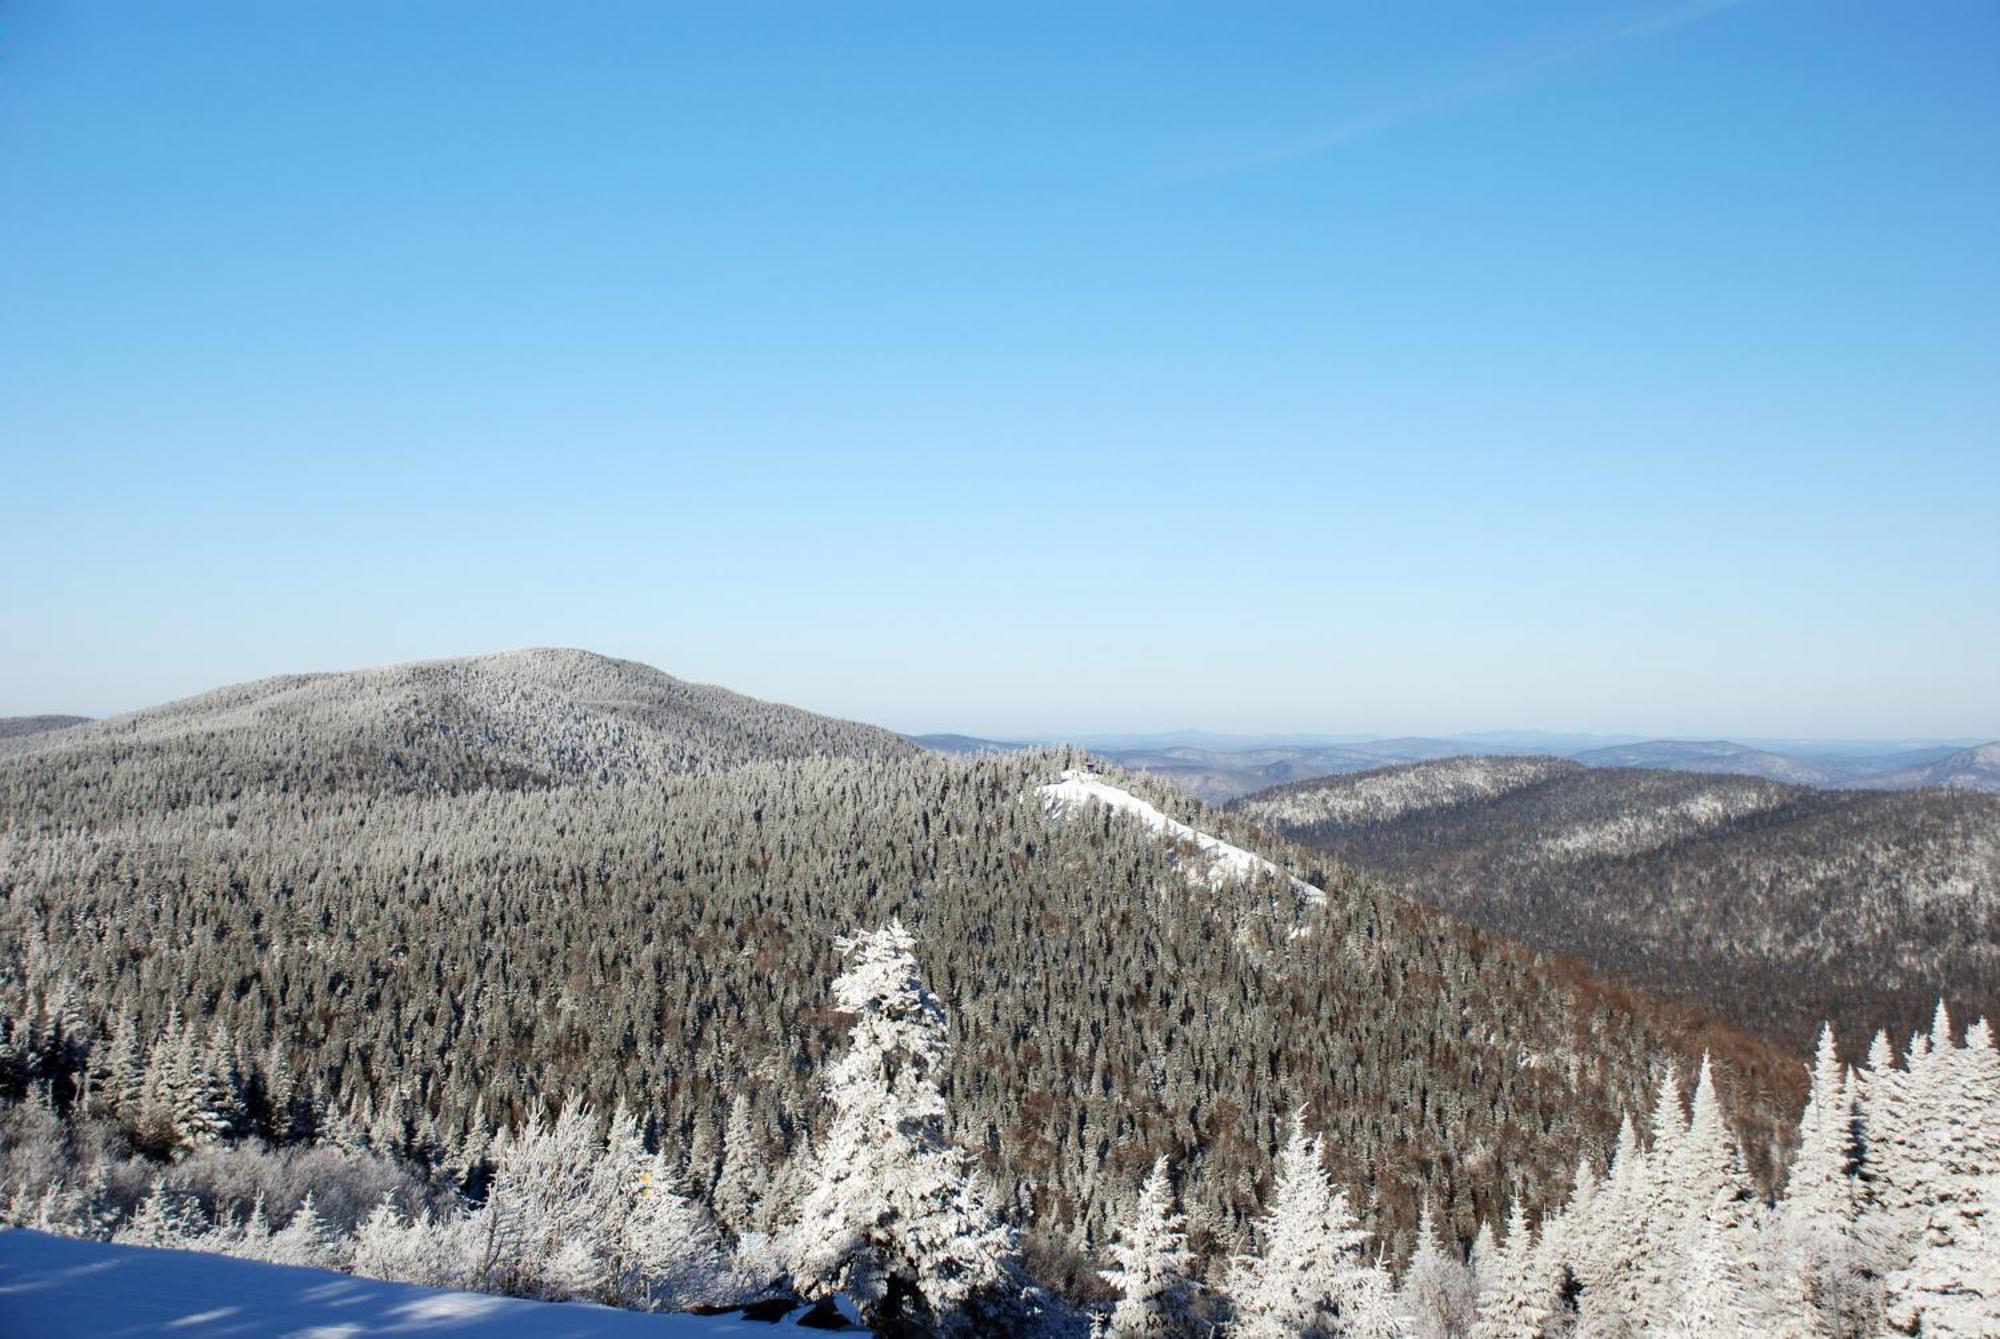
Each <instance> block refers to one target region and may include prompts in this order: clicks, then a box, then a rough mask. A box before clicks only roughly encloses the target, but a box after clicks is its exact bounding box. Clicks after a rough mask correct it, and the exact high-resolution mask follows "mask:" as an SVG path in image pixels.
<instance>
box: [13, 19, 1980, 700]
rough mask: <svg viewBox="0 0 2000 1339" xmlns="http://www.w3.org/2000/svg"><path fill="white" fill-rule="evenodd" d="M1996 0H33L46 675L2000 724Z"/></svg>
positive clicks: (178, 681) (19, 287) (18, 147)
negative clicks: (672, 677) (651, 679)
mask: <svg viewBox="0 0 2000 1339" xmlns="http://www.w3.org/2000/svg"><path fill="white" fill-rule="evenodd" d="M1996 67H2000V8H1996V7H1995V6H1994V5H1992V4H1991V3H1989V2H1988V0H1939V2H1938V3H1922V4H1913V5H1885V4H1880V3H1868V4H1857V3H1843V2H1839V0H1811V2H1809V3H1808V2H1807V0H1743V2H1742V3H1737V4H1722V5H1716V4H1707V5H1701V4H1696V5H1680V6H1676V5H1674V4H1671V3H1657V2H1654V3H1642V2H1641V0H1610V2H1609V3H1606V2H1604V0H1599V2H1597V3H1589V4H1526V3H1511V2H1510V3H1493V0H1477V2H1476V3H1455V4H1428V3H1412V4H1408V5H1386V4H1368V5H1358V4H1354V5H1341V4H1326V3H1317V4H1297V5H1289V4H1259V3H1232V4H1228V5H1214V6H1178V5H1177V6H1165V5H1140V4H1132V5H1121V6H1094V5H1082V6H1079V5H1076V4H1061V5H1047V6H1040V5H1029V4H1021V3H1015V4H1009V5H1004V6H997V5H996V6H991V7H980V8H977V9H976V8H975V7H972V6H963V5H945V6H938V5H895V6H889V5H869V4H842V5H812V4H802V3H801V4H782V5H766V4H756V3H744V2H743V0H735V2H734V3H729V4H724V5H714V6H706V5H704V6H694V5H675V4H644V5H639V4H634V5H619V4H610V3H601V4H592V5H588V6H576V7H571V6H551V5H546V4H536V5H526V4H506V3H481V4H477V5H473V4H466V5H447V4H439V3H419V4H408V3H380V4H370V3H361V4H345V5H339V6H332V5H323V6H311V5H285V6H273V5H269V4H264V3H245V4H241V5H223V4H202V3H190V4H185V5H178V6H164V5H132V4H87V3H62V4H57V3H50V2H48V0H19V2H18V3H14V4H10V5H8V6H7V7H6V8H5V10H4V11H0V478H4V480H5V483H6V486H5V487H4V489H0V568H3V569H4V571H5V573H6V577H5V580H4V584H0V626H4V627H5V628H6V629H7V644H8V649H7V650H6V652H5V653H4V655H0V714H4V713H20V712H34V711H79V712H85V713H91V714H97V713H104V712H110V711H116V710H122V709H128V708H132V707H137V706H140V705H144V704H148V703H151V702H156V701H160V700H164V699H167V698H170V697H174V696H178V695H182V694H185V693H188V692H192V691H197V690H200V689H203V688H206V687H210V686H213V685H215V684H218V683H222V682H227V681H234V680H240V679H246V678H251V677H256V676H259V675H263V674H268V673H275V672H284V671H293V670H301V669H307V668H340V667H349V666H355V665H362V664H374V663H382V662H386V661H392V660H401V659H410V658H417V657H426V656H437V655H450V654H460V653H469V652H476V651H483V650H493V649H499V648H503V647H512V646H522V645H535V644H565V645H581V646H587V647H590V648H593V649H597V650H602V651H606V652H610V653H614V654H619V655H627V656H632V657H635V658H638V659H642V660H646V661H648V662H650V663H653V664H657V665H659V666H661V667H662V668H665V669H667V670H669V671H671V672H673V673H677V674H681V675H683V676H686V677H690V678H696V679H701V680H707V681H712V682H721V683H725V684H727V685H729V686H731V687H735V688H738V689H741V690H743V691H746V692H751V693H755V694H758V695H760V696H768V697H775V698H779V699H782V700H786V701H792V702H797V703H800V704H802V705H807V706H811V707H815V708H818V709H822V710H828V711H834V712H839V713H842V714H848V715H855V716H860V717H865V718H868V719H873V720H878V721H881V722H883V723H885V724H889V725H892V726H896V727H899V728H906V729H946V728H955V729H965V730H969V731H974V732H988V733H1006V732H1028V731H1075V730H1100V731H1104V730H1126V729H1149V728H1157V729H1165V728H1179V727H1187V726H1195V727H1204V728H1209V729H1217V730H1246V731H1254V730H1299V731H1350V730H1376V731H1384V732H1400V731H1446V730H1457V729H1482V728H1535V727H1541V728H1559V729H1581V730H1590V729H1597V730H1610V731H1633V732H1637V733H1695V734H1730V733H1734V734H1753V735H1760V736H1772V735H1838V736H1846V737H1855V736H1869V735H1879V736H1908V735H1950V736H1961V735H1981V736H1990V735H2000V693H1996V691H1995V686H1996V685H2000V523H1996V511H2000V315H1996V314H2000V247H1996V246H1995V237H1996V236H2000V80H1996V79H1994V78H1993V71H1994V70H1995V68H1996Z"/></svg>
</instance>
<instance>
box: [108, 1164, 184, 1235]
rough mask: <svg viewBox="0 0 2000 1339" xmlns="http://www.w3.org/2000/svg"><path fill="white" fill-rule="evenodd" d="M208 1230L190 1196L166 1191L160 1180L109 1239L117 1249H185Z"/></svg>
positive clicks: (163, 1183)
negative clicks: (146, 1247) (147, 1247)
mask: <svg viewBox="0 0 2000 1339" xmlns="http://www.w3.org/2000/svg"><path fill="white" fill-rule="evenodd" d="M207 1228H208V1221H207V1220H206V1219H205V1218H203V1217H202V1213H201V1209H200V1207H199V1206H198V1205H196V1204H195V1202H194V1197H193V1196H192V1195H184V1194H182V1193H181V1192H179V1191H177V1190H169V1189H167V1187H166V1183H165V1182H164V1181H163V1180H162V1179H161V1178H160V1177H157V1176H156V1177H154V1178H153V1188H152V1190H151V1191H150V1192H149V1193H148V1194H147V1196H146V1198H145V1199H143V1200H141V1201H139V1207H138V1208H136V1209H134V1210H133V1211H132V1216H131V1217H130V1218H127V1219H126V1220H125V1222H124V1223H123V1224H122V1225H121V1226H120V1227H119V1229H118V1230H117V1231H116V1232H115V1233H113V1234H112V1237H111V1239H112V1240H113V1241H115V1242H117V1243H118V1244H120V1245H121V1246H159V1247H165V1248H168V1249H172V1250H178V1249H180V1248H182V1247H185V1246H186V1245H187V1244H188V1243H189V1242H191V1241H193V1240H194V1239H195V1238H196V1237H198V1236H200V1235H201V1234H202V1233H203V1232H204V1231H206V1230H207Z"/></svg>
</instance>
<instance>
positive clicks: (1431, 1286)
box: [1397, 1199, 1478, 1339]
mask: <svg viewBox="0 0 2000 1339" xmlns="http://www.w3.org/2000/svg"><path fill="white" fill-rule="evenodd" d="M1397 1300H1398V1303H1399V1308H1400V1310H1401V1312H1402V1316H1403V1325H1404V1328H1405V1329H1407V1330H1408V1331H1409V1333H1410V1336H1411V1339H1465V1337H1466V1336H1467V1335H1468V1334H1470V1333H1471V1331H1472V1323H1473V1321H1474V1320H1476V1319H1477V1318H1478V1292H1477V1289H1476V1288H1475V1287H1474V1284H1473V1281H1472V1271H1471V1270H1470V1269H1468V1268H1466V1265H1465V1262H1464V1261H1463V1260H1461V1259H1459V1258H1458V1252H1457V1251H1456V1250H1455V1249H1449V1250H1448V1249H1446V1247H1445V1246H1444V1245H1443V1243H1441V1242H1440V1241H1439V1240H1438V1232H1437V1220H1436V1218H1435V1217H1434V1216H1433V1215H1432V1213H1431V1202H1430V1201H1429V1200H1428V1199H1426V1200H1425V1201H1424V1208H1423V1214H1422V1217H1420V1218H1419V1219H1418V1221H1417V1248H1416V1250H1415V1251H1414V1252H1413V1253H1412V1254H1411V1256H1410V1264H1409V1267H1408V1268H1407V1269H1405V1270H1404V1271H1403V1286H1402V1289H1401V1291H1400V1292H1399V1293H1398V1295H1397Z"/></svg>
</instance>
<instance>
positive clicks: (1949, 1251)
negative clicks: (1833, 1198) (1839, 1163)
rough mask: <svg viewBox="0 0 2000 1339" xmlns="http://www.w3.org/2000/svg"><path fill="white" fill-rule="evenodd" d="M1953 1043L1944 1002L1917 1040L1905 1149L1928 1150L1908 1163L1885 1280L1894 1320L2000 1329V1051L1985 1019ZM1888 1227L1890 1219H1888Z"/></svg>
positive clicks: (1944, 1329)
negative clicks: (1998, 1190)
mask: <svg viewBox="0 0 2000 1339" xmlns="http://www.w3.org/2000/svg"><path fill="white" fill-rule="evenodd" d="M1966 1043H1967V1044H1966V1045H1964V1046H1957V1045H1954V1044H1953V1043H1952V1037H1951V1021H1950V1018H1949V1016H1948V1015H1947V1014H1946V1012H1945V1007H1944V1004H1943V1002H1942V1001H1940V1002H1939V1004H1938V1007H1937V1014H1936V1018H1935V1021H1934V1022H1933V1024H1932V1027H1931V1035H1930V1037H1929V1038H1928V1039H1927V1042H1919V1043H1916V1044H1913V1045H1912V1047H1911V1051H1910V1057H1909V1072H1908V1074H1907V1075H1905V1076H1904V1077H1905V1084H1906V1089H1905V1091H1906V1093H1907V1094H1908V1097H1909V1103H1910V1104H1909V1107H1908V1108H1907V1109H1906V1112H1905V1119H1907V1120H1910V1121H1911V1123H1912V1124H1914V1125H1915V1127H1916V1128H1915V1131H1914V1137H1912V1138H1910V1139H1908V1140H1907V1141H1906V1143H1905V1145H1904V1148H1905V1149H1906V1150H1909V1151H1914V1152H1921V1153H1923V1154H1927V1155H1928V1160H1927V1162H1926V1163H1925V1164H1924V1165H1923V1166H1922V1167H1913V1166H1906V1167H1905V1168H1904V1169H1903V1170H1904V1176H1905V1177H1906V1182H1905V1184H1904V1186H1903V1189H1904V1190H1905V1191H1906V1195H1907V1202H1906V1204H1905V1207H1904V1209H1903V1211H1902V1213H1901V1214H1900V1215H1898V1216H1897V1219H1896V1220H1895V1222H1896V1223H1897V1224H1898V1225H1899V1226H1900V1228H1901V1229H1902V1233H1901V1235H1900V1237H1899V1244H1900V1245H1901V1246H1902V1248H1903V1250H1902V1251H1901V1252H1900V1253H1899V1255H1898V1257H1897V1259H1898V1265H1899V1267H1897V1268H1895V1269H1893V1270H1892V1271H1891V1272H1890V1274H1889V1276H1888V1279H1887V1281H1886V1287H1885V1293H1886V1299H1885V1309H1886V1313H1887V1319H1888V1323H1889V1326H1890V1328H1891V1329H1893V1330H1896V1331H1898V1332H1900V1333H1904V1334H1918V1335H1923V1336H1925V1339H1929V1337H1930V1336H1933V1335H1972V1334H1977V1335H1991V1334H1995V1333H2000V1323H1996V1322H2000V1222H1996V1220H1995V1219H1994V1218H1993V1216H1992V1212H1993V1206H1994V1194H1995V1192H1994V1181H1995V1178H1996V1177H2000V1056H1996V1054H1995V1053H1994V1051H1993V1044H1992V1034H1991V1030H1990V1029H1989V1028H1988V1027H1987V1025H1986V1024H1985V1023H1984V1021H1983V1020H1982V1021H1981V1022H1978V1023H1975V1024H1974V1025H1973V1026H1972V1027H1971V1028H1970V1029H1968V1030H1967V1033H1966ZM1885 1226H1886V1225H1885Z"/></svg>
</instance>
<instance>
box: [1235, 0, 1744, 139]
mask: <svg viewBox="0 0 2000 1339" xmlns="http://www.w3.org/2000/svg"><path fill="white" fill-rule="evenodd" d="M1748 3H1749V0H1696V2H1695V3H1692V4H1684V5H1680V6H1678V7H1676V8H1674V9H1671V10H1667V11H1665V12H1663V13H1659V14H1655V15H1652V16H1650V17H1648V18H1644V19H1640V20H1637V21H1636V22H1633V23H1628V24H1626V25H1625V26H1623V27H1620V28H1613V29H1610V30H1608V31H1604V32H1598V33H1594V34H1591V35H1590V36H1587V37H1580V38H1575V39H1572V40H1571V41H1569V42H1566V43H1564V44H1563V45H1560V46H1557V47H1555V48H1553V49H1552V50H1547V51H1543V52H1539V53H1537V54H1535V55H1532V56H1527V57H1524V58H1520V59H1517V60H1514V61H1511V62H1509V63H1507V64H1505V65H1502V66H1500V67H1498V68H1496V69H1493V70H1490V71H1488V72H1486V73H1484V74H1481V75H1477V76H1475V77H1473V78H1469V79H1465V80H1461V81H1459V82H1457V83H1453V84H1446V85H1443V86H1440V87H1436V88H1431V89H1426V90H1423V91H1421V92H1418V93H1415V94H1412V95H1411V96H1410V97H1407V98H1404V99H1402V100H1400V101H1396V102H1389V103H1385V104H1383V105H1382V106H1379V107H1375V108H1371V109H1369V110H1367V111H1364V112H1361V113H1358V114H1356V115H1353V116H1349V117H1347V118H1345V119H1344V120H1341V121H1338V122H1335V123H1334V124H1332V125H1330V126H1327V127H1324V128H1323V129H1320V130H1318V131H1315V132H1313V133H1311V134H1308V135H1303V136H1300V137H1298V138H1296V139H1292V140H1289V141H1285V142H1280V143H1272V144H1269V145H1266V146H1264V147H1263V148H1260V149H1255V150H1252V151H1250V152H1246V153H1242V154H1238V155H1236V156H1234V157H1232V158H1229V159H1226V160H1222V161H1212V162H1210V163H1209V164H1208V165H1207V167H1208V170H1209V172H1214V173H1225V174H1226V173H1232V172H1255V171H1259V170H1262V169H1265V168H1271V167H1278V166H1281V165H1283V164H1285V163H1290V162H1295V161H1297V160H1299V159H1301V158H1310V157H1313V156H1315V155H1317V154H1322V153H1327V152H1329V151H1331V150H1334V149H1338V148H1340V147H1342V146H1343V145H1348V144H1354V143H1358V142H1360V141H1362V140H1367V139H1372V138H1374V137H1375V136H1377V135H1380V134H1382V133H1384V132H1385V131H1389V130H1393V129H1395V128H1397V127H1398V126H1402V125H1406V124H1408V123H1410V122H1412V121H1418V120H1422V119H1425V118H1428V117H1432V116H1438V115H1441V114H1444V113H1446V112H1450V111H1453V110H1455V109H1457V108H1459V107H1463V106H1466V105H1468V104H1470V103H1476V102H1484V101H1486V100H1488V99H1490V98H1495V97H1499V96H1501V95H1502V94H1505V93H1509V92H1512V91H1513V90H1515V89H1517V88H1520V87H1522V86H1523V85H1526V84H1529V83H1532V82H1534V80H1535V79H1537V78H1539V77H1541V76H1543V75H1546V74H1548V73H1549V72H1550V71H1552V70H1555V69H1558V68H1560V67H1562V66H1565V65H1570V64H1574V63H1576V62H1578V61H1581V60H1585V59H1587V58H1589V57H1592V56H1595V55H1597V54H1599V53H1601V52H1604V51H1607V50H1610V49H1611V48H1614V47H1622V46H1628V45H1630V44H1632V43H1635V42H1641V41H1645V40H1646V39H1648V38H1652V37H1657V36H1659V35H1660V34H1662V33H1666V32H1671V31H1673V30H1674V29H1676V28H1683V27H1686V26H1687V25H1688V24H1690V23H1699V22H1700V21H1702V20H1703V19H1706V18H1709V17H1711V16H1713V15H1716V14H1720V13H1722V12H1723V11H1724V10H1730V9H1735V8H1737V7H1739V6H1741V5H1744V4H1748ZM1202 175H1207V173H1203V174H1202Z"/></svg>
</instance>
